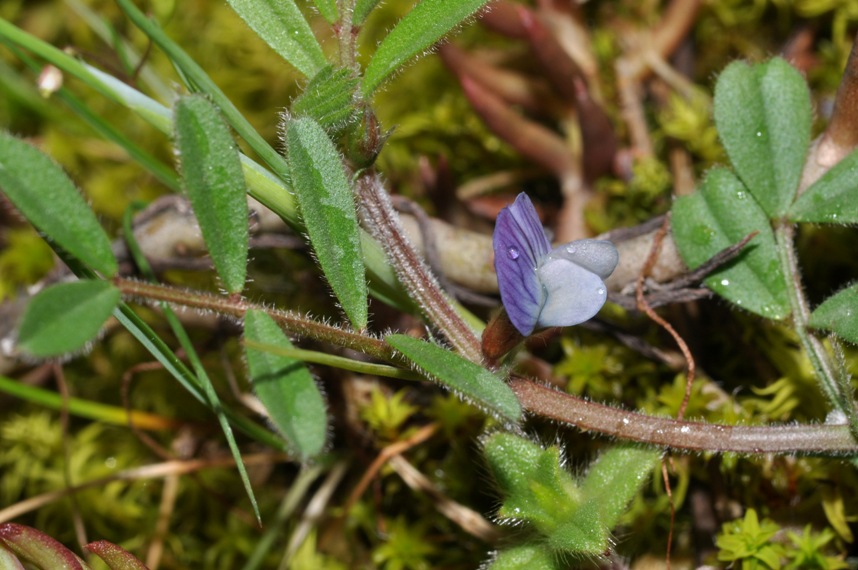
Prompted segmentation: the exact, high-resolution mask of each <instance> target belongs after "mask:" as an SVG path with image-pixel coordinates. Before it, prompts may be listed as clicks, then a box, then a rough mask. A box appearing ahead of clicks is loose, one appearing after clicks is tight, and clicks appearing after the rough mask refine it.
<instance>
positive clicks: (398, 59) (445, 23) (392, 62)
mask: <svg viewBox="0 0 858 570" xmlns="http://www.w3.org/2000/svg"><path fill="white" fill-rule="evenodd" d="M485 3H486V0H421V1H420V2H419V3H418V4H417V5H416V6H414V8H413V9H412V10H411V11H410V12H409V13H408V14H406V15H405V17H404V18H402V19H401V20H400V21H399V23H397V24H396V26H395V27H394V28H393V30H391V32H390V33H389V34H388V35H387V36H386V37H385V38H384V39H383V40H382V41H381V44H380V45H379V46H378V49H377V50H376V52H375V54H374V55H373V56H372V59H371V60H370V62H369V65H367V67H366V71H365V72H364V80H363V93H364V95H365V96H367V97H368V96H369V95H371V94H372V92H373V91H375V90H376V89H377V88H378V86H379V85H381V83H382V82H383V81H384V80H385V79H387V78H388V77H389V76H390V75H391V74H392V73H395V72H396V71H397V70H398V69H399V68H400V67H402V66H403V65H404V64H405V63H406V62H407V61H408V60H410V59H411V58H412V57H415V56H416V55H418V54H420V53H422V52H424V51H426V50H427V49H429V48H430V47H432V45H433V44H434V43H435V42H437V41H438V40H440V39H441V38H442V37H443V36H444V35H445V34H446V33H447V32H449V31H450V30H452V29H453V28H455V27H456V26H458V25H459V24H461V23H462V21H464V20H465V19H467V18H468V17H470V16H472V15H473V14H474V13H475V12H476V11H477V10H479V9H480V8H482V7H483V5H484V4H485Z"/></svg>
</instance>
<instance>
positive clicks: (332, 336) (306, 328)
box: [113, 277, 396, 362]
mask: <svg viewBox="0 0 858 570" xmlns="http://www.w3.org/2000/svg"><path fill="white" fill-rule="evenodd" d="M113 284H114V285H116V286H117V287H118V288H119V290H120V291H121V292H122V294H123V296H125V297H132V298H137V299H141V300H145V301H146V302H152V301H163V302H165V303H169V304H170V305H179V306H182V307H189V308H192V309H199V310H201V311H205V312H214V313H217V314H219V315H226V316H230V317H235V318H236V319H241V318H243V317H244V314H245V313H246V312H247V311H249V310H251V309H258V310H260V311H265V312H266V313H267V314H268V316H270V317H271V318H272V319H274V321H275V322H276V323H277V324H278V325H280V326H281V327H283V329H284V330H285V331H286V332H287V333H290V334H294V335H296V336H299V337H304V338H312V339H314V340H320V341H323V342H329V343H331V344H335V345H337V346H342V347H344V348H351V349H354V350H358V351H360V352H363V353H364V354H367V355H369V356H372V357H375V358H378V359H381V360H386V361H388V362H391V361H393V362H396V359H395V357H394V355H393V349H391V348H390V346H388V345H387V344H386V343H385V342H384V341H382V340H381V339H378V338H374V337H371V336H368V335H365V334H359V333H356V332H353V331H350V330H347V329H343V328H340V327H336V326H332V325H327V324H325V323H321V322H319V321H314V320H312V319H308V318H307V317H304V316H302V315H299V314H297V313H293V312H290V311H282V310H279V309H273V308H271V307H266V306H263V305H257V304H255V303H250V302H249V301H247V300H245V299H242V298H240V297H234V296H229V297H225V296H222V295H213V294H211V293H203V292H200V291H191V290H186V289H179V288H178V287H171V286H168V285H159V284H155V283H144V282H142V281H135V280H133V279H126V278H124V277H116V278H114V279H113Z"/></svg>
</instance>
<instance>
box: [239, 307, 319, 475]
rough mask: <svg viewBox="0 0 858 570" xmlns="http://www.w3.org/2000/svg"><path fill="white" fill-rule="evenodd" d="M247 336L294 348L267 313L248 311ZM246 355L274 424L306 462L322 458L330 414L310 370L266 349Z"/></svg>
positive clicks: (298, 362)
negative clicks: (328, 415)
mask: <svg viewBox="0 0 858 570" xmlns="http://www.w3.org/2000/svg"><path fill="white" fill-rule="evenodd" d="M244 336H245V338H246V339H247V340H251V341H254V342H258V343H265V344H269V345H274V346H278V347H282V348H286V349H291V348H292V343H291V342H289V339H288V338H286V335H284V334H283V331H281V330H280V327H278V326H277V323H275V322H274V320H273V319H272V318H271V317H269V316H268V315H267V314H265V313H264V312H263V311H259V310H251V311H248V312H247V314H246V315H245V317H244ZM246 353H247V368H248V371H249V374H250V380H251V382H252V383H253V387H254V390H255V391H256V395H257V397H258V398H259V400H260V401H261V402H262V405H263V406H265V409H266V410H268V414H269V415H270V416H271V421H272V422H273V423H274V425H275V426H276V427H277V429H278V430H279V431H280V433H282V434H283V436H284V437H285V438H286V440H287V441H288V442H289V444H290V445H291V447H292V448H293V450H294V452H295V453H297V455H298V456H300V457H301V459H302V460H306V459H308V458H310V457H313V456H315V455H318V454H319V453H320V452H321V451H322V448H323V447H324V445H325V436H326V434H327V429H328V425H327V414H326V412H325V401H324V399H323V398H322V394H321V393H320V392H319V388H318V387H317V386H316V383H315V382H314V381H313V377H312V376H311V375H310V372H309V371H308V370H307V367H306V366H304V363H303V362H301V361H300V360H295V359H294V358H288V357H286V356H280V355H277V354H272V353H270V352H266V351H262V350H255V349H251V348H247V349H246Z"/></svg>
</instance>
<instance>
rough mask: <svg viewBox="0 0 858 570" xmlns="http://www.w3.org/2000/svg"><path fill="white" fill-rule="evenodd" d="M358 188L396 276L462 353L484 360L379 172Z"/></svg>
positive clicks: (360, 182) (369, 226)
mask: <svg viewBox="0 0 858 570" xmlns="http://www.w3.org/2000/svg"><path fill="white" fill-rule="evenodd" d="M355 189H356V191H357V196H358V198H359V199H360V201H361V203H360V205H361V214H362V216H364V223H365V225H366V226H367V229H368V230H369V232H370V233H371V234H372V235H373V237H375V238H376V239H377V240H378V241H379V243H382V244H384V247H385V251H386V253H387V256H388V259H389V260H390V263H391V265H393V268H394V269H395V270H396V276H397V277H398V278H399V281H400V282H401V283H402V285H403V286H405V289H406V290H407V291H408V293H409V295H410V296H411V298H412V299H413V300H414V301H415V303H417V306H419V307H420V310H421V311H422V312H423V314H424V315H425V316H426V318H427V319H428V321H429V323H431V324H432V325H433V326H435V327H437V328H438V330H439V331H441V333H442V334H443V335H444V336H445V337H446V338H447V340H448V341H449V342H450V344H451V345H452V346H453V348H455V349H456V350H457V351H458V352H459V354H461V355H462V356H464V357H465V358H467V359H468V360H470V361H472V362H476V363H481V362H482V359H483V358H482V351H481V348H480V340H479V339H478V338H477V335H476V334H474V331H473V329H471V327H470V326H469V325H468V323H466V322H465V321H464V319H462V317H461V316H460V315H459V313H458V312H457V311H456V310H455V309H454V308H453V307H452V305H451V304H450V300H449V299H448V297H447V296H446V295H445V294H444V292H443V291H442V290H441V287H440V285H439V284H438V280H437V279H435V277H434V276H433V275H432V273H431V272H430V270H429V268H428V267H427V266H426V263H425V262H424V261H423V258H422V257H421V256H420V255H419V254H418V253H417V251H416V250H415V249H414V245H413V244H412V243H411V240H409V239H408V236H407V235H406V234H405V230H404V229H403V227H402V224H401V223H400V221H399V216H398V215H397V213H396V211H395V210H394V209H393V205H392V204H391V203H390V196H389V195H388V194H387V191H386V190H385V189H384V185H383V183H382V181H381V178H380V177H379V175H378V174H376V173H374V172H368V173H365V174H362V175H361V176H360V177H359V178H358V179H357V182H356V183H355Z"/></svg>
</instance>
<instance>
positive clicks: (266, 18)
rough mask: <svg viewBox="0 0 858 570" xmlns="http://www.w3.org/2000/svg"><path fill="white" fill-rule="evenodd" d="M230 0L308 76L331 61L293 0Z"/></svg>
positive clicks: (254, 26)
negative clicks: (328, 60)
mask: <svg viewBox="0 0 858 570" xmlns="http://www.w3.org/2000/svg"><path fill="white" fill-rule="evenodd" d="M227 1H228V2H229V5H230V6H232V9H233V10H235V11H236V12H237V13H238V15H239V16H241V19H242V20H244V21H245V22H246V23H247V25H248V26H250V28H251V29H252V30H253V31H254V32H256V33H257V35H259V37H260V38H262V39H263V40H264V41H265V43H267V44H268V45H269V46H271V49H273V50H274V51H276V52H277V53H278V54H279V55H280V57H282V58H283V59H285V60H286V61H288V62H289V63H291V64H292V65H293V66H294V67H295V69H297V70H298V71H300V72H301V73H303V74H304V75H305V76H307V77H313V76H314V75H316V73H317V72H318V71H319V70H320V69H322V68H323V67H325V65H327V63H328V62H327V60H326V59H325V54H324V52H323V51H322V46H320V45H319V42H318V41H317V40H316V36H314V35H313V30H311V29H310V25H309V24H308V23H307V20H306V19H305V18H304V15H303V14H302V13H301V10H299V9H298V6H297V5H296V4H295V2H294V1H293V0H227ZM327 1H328V2H330V0H327Z"/></svg>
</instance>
